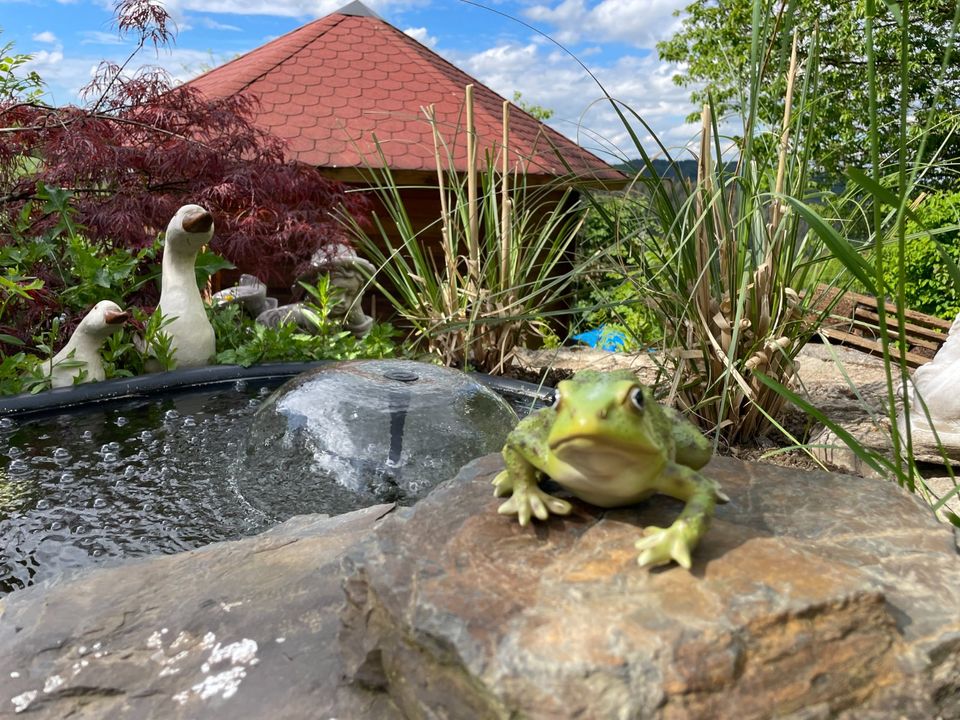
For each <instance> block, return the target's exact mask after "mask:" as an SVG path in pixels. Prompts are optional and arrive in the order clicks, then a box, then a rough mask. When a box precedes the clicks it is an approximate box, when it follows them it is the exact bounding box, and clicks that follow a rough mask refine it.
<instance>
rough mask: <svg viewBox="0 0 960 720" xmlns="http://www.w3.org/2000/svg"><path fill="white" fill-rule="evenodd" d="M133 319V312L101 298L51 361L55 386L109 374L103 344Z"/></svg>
mask: <svg viewBox="0 0 960 720" xmlns="http://www.w3.org/2000/svg"><path fill="white" fill-rule="evenodd" d="M129 319H130V313H128V312H124V311H123V310H121V309H120V306H119V305H117V304H116V303H115V302H111V301H110V300H101V301H100V302H98V303H97V304H96V305H94V306H93V309H92V310H91V311H90V312H89V313H87V315H86V317H84V318H83V320H81V321H80V324H79V325H77V329H76V330H74V331H73V335H72V336H71V337H70V340H69V341H68V342H67V344H66V345H65V346H64V347H63V349H62V350H61V351H60V352H58V353H57V354H56V355H54V356H53V359H52V360H50V362H49V364H48V373H49V375H50V380H51V384H52V385H53V387H55V388H57V387H68V386H70V385H73V384H74V383H77V382H81V383H84V382H100V381H101V380H104V379H105V378H106V374H105V373H104V371H103V361H102V360H101V358H100V346H101V345H103V343H104V341H105V340H106V339H107V338H108V337H109V336H110V335H112V334H113V333H114V332H116V331H117V330H119V329H120V327H121V326H122V325H123V324H124V323H125V322H126V321H127V320H129Z"/></svg>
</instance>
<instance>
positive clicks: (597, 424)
mask: <svg viewBox="0 0 960 720" xmlns="http://www.w3.org/2000/svg"><path fill="white" fill-rule="evenodd" d="M711 453H712V449H711V446H710V443H709V441H708V440H707V439H706V438H705V437H703V435H701V434H700V432H699V431H698V430H697V429H696V427H694V425H692V424H691V423H690V422H689V421H687V420H686V419H684V418H683V417H682V416H681V415H680V414H679V413H677V412H676V411H675V410H673V409H672V408H668V407H664V406H662V405H659V404H658V403H657V402H656V401H655V400H654V398H653V394H652V393H651V391H650V389H649V388H647V387H645V386H644V385H641V384H640V383H639V382H638V381H637V379H636V377H635V376H634V374H633V373H632V372H630V371H629V370H618V371H615V372H596V371H593V370H586V371H582V372H579V373H577V374H576V375H575V376H574V377H573V378H571V379H570V380H565V381H564V382H561V383H560V384H559V385H558V386H557V392H556V397H555V400H554V404H553V406H552V407H549V408H543V409H542V410H539V411H537V412H535V413H532V414H531V415H529V416H528V417H527V418H525V419H524V420H522V421H521V422H520V423H519V424H518V425H517V427H516V428H515V429H514V430H513V432H511V433H510V435H509V436H508V437H507V441H506V444H505V445H504V447H503V459H504V462H505V464H506V468H507V469H506V470H504V471H503V472H501V473H500V474H498V475H497V477H496V478H494V480H493V484H494V487H495V491H494V494H495V495H497V496H502V495H507V494H509V495H511V497H510V499H509V500H507V501H506V502H505V503H503V504H502V505H501V506H500V510H499V512H500V513H501V514H503V515H517V517H518V519H519V521H520V524H521V525H526V524H527V523H528V522H530V517H531V515H532V516H535V517H537V518H538V519H540V520H546V519H547V518H548V517H549V516H550V513H554V514H556V515H566V514H567V513H569V512H570V510H571V505H570V503H568V502H567V501H566V500H561V499H560V498H556V497H553V496H552V495H549V494H547V493H545V492H544V491H543V490H541V489H540V487H539V486H538V483H539V482H540V480H541V479H543V477H544V476H546V477H550V478H552V479H553V480H554V481H556V482H557V483H559V484H560V485H562V486H563V487H564V488H566V489H567V490H569V491H570V492H571V493H573V494H574V495H576V496H577V497H579V498H581V499H583V500H585V501H586V502H588V503H591V504H593V505H598V506H600V507H617V506H620V505H631V504H633V503H636V502H639V501H641V500H644V499H646V498H648V497H650V496H651V495H653V494H654V493H663V494H665V495H669V496H670V497H675V498H677V499H678V500H683V501H684V502H685V503H686V506H685V507H684V509H683V511H682V512H681V513H680V516H679V517H678V518H677V520H676V522H674V523H673V525H671V526H670V527H668V528H658V527H648V528H646V529H645V530H644V537H642V538H641V539H640V540H638V541H637V544H636V546H637V549H638V550H640V551H641V552H640V557H639V558H638V559H637V562H638V563H639V564H640V565H651V566H653V565H665V564H667V563H669V562H670V561H671V560H676V561H677V562H678V563H679V564H680V565H682V566H683V567H685V568H687V569H688V570H689V569H690V552H691V550H693V549H694V548H695V547H696V545H697V542H698V541H699V540H700V538H701V537H703V534H704V533H705V532H706V531H707V527H708V525H709V522H710V517H711V515H712V514H713V509H714V506H715V505H716V503H717V501H719V502H728V501H729V498H727V496H726V495H724V494H723V492H721V490H720V486H719V484H718V483H716V482H714V481H713V480H711V479H709V478H707V477H704V476H703V475H701V474H700V473H699V472H697V471H698V470H699V469H700V468H702V467H703V466H704V465H706V464H707V462H708V461H709V460H710V456H711Z"/></svg>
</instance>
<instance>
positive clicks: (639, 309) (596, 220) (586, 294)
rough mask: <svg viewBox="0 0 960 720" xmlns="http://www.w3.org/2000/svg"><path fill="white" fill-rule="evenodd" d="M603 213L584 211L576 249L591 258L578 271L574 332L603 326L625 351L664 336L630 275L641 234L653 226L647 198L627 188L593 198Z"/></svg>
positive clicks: (641, 241)
mask: <svg viewBox="0 0 960 720" xmlns="http://www.w3.org/2000/svg"><path fill="white" fill-rule="evenodd" d="M595 201H596V202H597V203H599V204H600V205H601V206H602V207H603V209H604V212H605V215H604V216H601V215H600V213H598V212H597V210H596V209H595V208H591V209H590V210H589V211H588V212H587V215H586V218H585V222H584V226H583V230H582V232H581V234H580V237H579V239H578V243H577V254H578V256H579V257H581V258H583V259H584V260H585V261H587V262H589V263H590V264H587V265H585V266H584V267H583V269H582V270H581V272H579V273H578V275H577V301H576V309H577V311H578V315H579V317H578V320H577V321H576V323H575V329H574V332H579V331H581V330H591V329H593V328H597V327H600V326H603V327H604V329H605V332H606V333H608V334H611V333H619V335H620V336H621V337H622V338H623V344H622V346H621V349H622V350H624V351H627V352H630V351H634V350H639V349H641V348H645V347H649V346H650V345H651V344H653V343H654V342H656V341H657V340H659V339H660V338H661V337H662V336H663V328H662V327H661V325H660V322H659V321H658V319H657V316H656V313H655V312H654V311H653V309H652V308H651V307H650V306H649V304H648V303H647V302H646V300H645V299H644V298H643V297H642V296H641V295H638V294H637V292H636V288H637V284H638V279H637V278H635V277H634V275H635V274H636V272H637V271H636V269H635V268H636V267H637V266H638V265H639V264H640V262H639V255H640V254H641V253H642V252H643V238H644V237H645V236H646V234H648V232H649V231H650V230H652V228H650V227H649V222H647V221H646V218H647V210H648V208H647V203H646V201H645V197H644V196H643V195H642V194H640V193H637V192H633V191H631V190H627V191H625V192H623V193H616V194H615V193H610V194H601V195H597V196H596V197H595Z"/></svg>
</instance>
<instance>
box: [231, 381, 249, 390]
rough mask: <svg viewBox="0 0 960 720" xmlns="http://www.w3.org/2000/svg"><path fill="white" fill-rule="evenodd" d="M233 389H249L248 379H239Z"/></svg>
mask: <svg viewBox="0 0 960 720" xmlns="http://www.w3.org/2000/svg"><path fill="white" fill-rule="evenodd" d="M233 389H234V390H236V391H237V392H243V391H244V390H246V389H247V381H246V380H237V381H236V382H235V383H234V384H233Z"/></svg>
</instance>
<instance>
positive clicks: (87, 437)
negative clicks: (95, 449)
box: [80, 430, 93, 440]
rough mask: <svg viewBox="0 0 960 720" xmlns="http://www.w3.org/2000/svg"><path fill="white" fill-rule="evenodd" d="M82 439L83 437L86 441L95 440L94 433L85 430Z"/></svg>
mask: <svg viewBox="0 0 960 720" xmlns="http://www.w3.org/2000/svg"><path fill="white" fill-rule="evenodd" d="M80 437H82V438H83V439H84V440H93V433H92V432H90V431H89V430H84V431H83V434H82V435H81V436H80Z"/></svg>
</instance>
